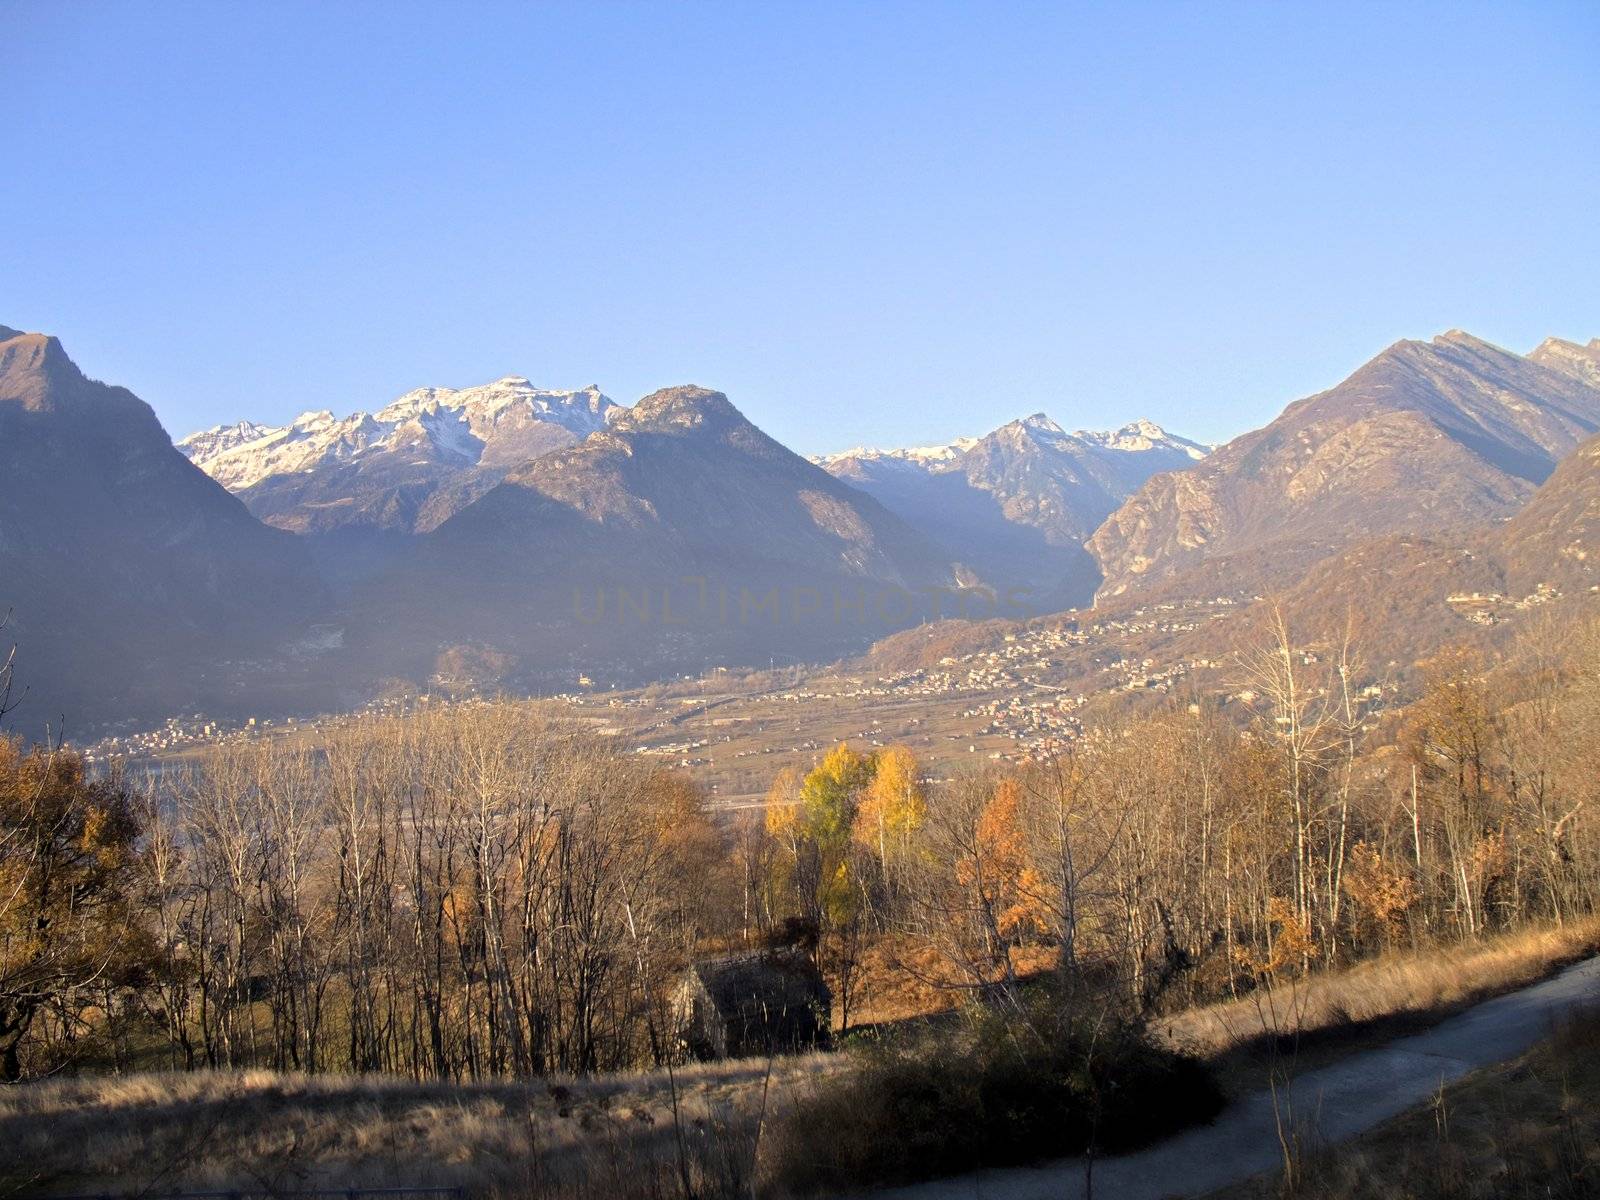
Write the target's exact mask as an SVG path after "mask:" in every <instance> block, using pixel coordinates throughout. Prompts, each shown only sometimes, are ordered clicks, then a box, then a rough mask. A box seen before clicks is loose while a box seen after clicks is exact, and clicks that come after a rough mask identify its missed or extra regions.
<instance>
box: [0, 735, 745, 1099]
mask: <svg viewBox="0 0 1600 1200" xmlns="http://www.w3.org/2000/svg"><path fill="white" fill-rule="evenodd" d="M5 753H6V757H5V758H4V759H0V781H3V782H0V787H3V789H4V790H3V792H0V804H3V806H4V813H5V820H6V825H7V829H8V841H7V843H6V845H5V847H4V867H5V874H4V875H3V876H0V879H3V880H4V881H6V882H7V883H9V885H10V887H9V888H8V893H7V895H6V896H0V904H4V905H5V907H4V910H3V915H4V930H5V932H4V934H3V935H0V938H3V940H0V1055H3V1056H4V1062H3V1066H4V1070H5V1072H6V1074H7V1075H8V1076H9V1077H11V1078H15V1077H17V1076H18V1075H19V1074H20V1073H22V1072H23V1071H25V1070H26V1069H28V1068H30V1067H31V1068H32V1069H35V1070H38V1069H45V1068H46V1067H48V1066H49V1065H52V1064H54V1063H55V1062H59V1061H69V1060H70V1059H71V1058H72V1057H73V1055H74V1054H82V1053H93V1054H95V1055H97V1056H99V1057H101V1058H105V1057H110V1058H111V1059H112V1060H113V1061H115V1062H117V1063H119V1064H125V1063H128V1062H132V1061H137V1062H138V1063H139V1064H140V1065H145V1066H153V1065H157V1064H158V1063H159V1064H161V1065H170V1066H173V1067H197V1066H210V1067H240V1066H257V1065H260V1066H271V1067H274V1068H278V1069H297V1070H305V1071H319V1070H332V1069H337V1070H348V1071H380V1072H390V1073H398V1074H404V1075H411V1076H416V1077H430V1078H444V1079H461V1078H482V1077H485V1076H492V1075H510V1074H515V1075H530V1074H544V1073H554V1072H562V1073H583V1072H592V1071H601V1070H607V1069H614V1068H620V1067H626V1066H633V1065H636V1064H639V1063H642V1062H650V1061H653V1060H659V1059H660V1057H661V1056H662V1055H663V1054H665V1053H667V1052H668V1048H669V1047H668V1042H669V1038H670V1033H669V1032H668V1030H667V1029H666V1027H665V1025H664V1024H663V1022H664V1010H663V1001H664V995H665V990H666V989H665V985H666V983H667V982H668V979H667V973H668V972H669V971H670V970H671V969H673V968H675V967H677V966H679V965H681V964H682V963H683V962H684V961H685V959H686V957H687V956H688V954H689V952H690V950H691V949H692V948H693V947H694V946H695V945H696V944H698V943H700V942H701V941H702V940H703V939H704V938H705V937H706V936H707V934H708V931H709V927H710V924H711V920H712V917H713V912H712V910H713V908H714V907H718V906H719V899H721V898H719V897H718V895H717V893H716V891H715V888H714V887H711V886H708V880H714V879H715V878H716V877H717V875H718V871H719V868H720V866H721V864H722V863H723V860H724V856H723V853H722V843H721V840H720V838H719V837H718V835H717V833H716V831H715V830H714V829H713V827H712V826H711V824H710V822H709V820H708V818H707V816H706V814H705V812H704V810H703V806H702V805H701V803H700V798H699V796H698V795H697V794H696V793H695V792H694V791H693V790H692V789H691V788H689V787H688V786H687V785H686V784H684V783H683V782H682V781H680V780H678V779H675V778H673V777H670V776H666V775H663V774H661V773H659V772H655V771H652V770H648V769H646V768H644V767H642V766H641V765H639V764H638V763H637V762H635V761H632V760H630V759H629V758H628V757H626V756H624V755H622V754H619V753H618V752H616V751H615V750H614V749H612V748H610V747H608V746H605V745H603V744H601V743H600V742H598V741H596V740H594V739H592V738H589V737H586V736H583V735H581V734H576V733H573V732H571V731H570V730H563V729H559V728H553V727H551V726H548V725H546V724H544V723H542V722H541V721H539V720H538V719H537V717H536V716H534V715H532V713H531V712H530V709H529V708H528V707H527V706H521V705H491V706H483V707H475V708H469V709H456V710H452V711H449V712H446V713H442V714H433V715H426V716H420V717H415V718H409V719H405V720H390V721H382V722H372V723H365V724H357V725H353V726H351V727H349V728H347V729H345V730H342V731H340V732H337V733H334V734H332V735H330V736H329V738H328V739H327V740H326V741H325V742H322V743H319V744H318V745H317V746H315V747H313V746H310V745H306V744H300V743H293V744H291V743H283V742H256V743H246V744H242V745H230V746H227V747H224V748H221V749H218V750H216V751H214V752H213V753H211V754H210V755H209V756H208V757H207V758H206V759H205V760H204V761H203V762H202V763H200V764H198V765H196V766H195V767H193V768H191V769H189V770H186V771H183V772H180V773H177V774H175V775H174V776H172V777H169V778H168V779H166V780H164V781H163V783H162V786H160V787H159V788H158V789H154V790H151V791H149V792H148V793H142V794H135V793H134V792H133V791H132V790H130V789H129V788H128V787H126V786H125V785H124V784H123V783H122V782H121V781H118V780H112V781H105V782H100V783H90V782H88V781H86V780H85V779H84V778H83V774H82V768H81V766H80V764H79V763H78V762H77V760H76V759H75V758H73V757H72V756H71V755H68V754H64V753H60V752H57V753H54V754H52V753H49V752H48V751H44V750H36V751H34V752H33V753H31V754H28V755H22V754H21V753H20V752H19V751H18V750H17V748H16V747H15V746H9V747H7V749H6V752H5ZM40 780H48V781H49V782H48V784H47V786H44V787H41V786H40V783H39V781H40ZM89 898H94V904H95V906H94V907H93V908H86V907H85V900H86V899H89ZM30 933H31V936H30ZM82 1042H87V1044H79V1043H82ZM152 1049H155V1051H156V1055H155V1056H152V1054H151V1051H152ZM30 1050H31V1052H32V1058H31V1059H30V1058H29V1057H28V1054H29V1051H30Z"/></svg>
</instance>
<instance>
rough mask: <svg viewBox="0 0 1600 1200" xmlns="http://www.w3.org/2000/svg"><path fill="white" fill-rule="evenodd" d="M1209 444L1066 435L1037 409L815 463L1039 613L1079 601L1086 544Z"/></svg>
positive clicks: (1138, 428)
mask: <svg viewBox="0 0 1600 1200" xmlns="http://www.w3.org/2000/svg"><path fill="white" fill-rule="evenodd" d="M1207 449H1208V448H1207V447H1205V446H1202V445H1201V444H1199V443H1198V442H1192V441H1189V440H1188V439H1187V438H1182V437H1177V436H1175V435H1173V434H1169V433H1168V432H1167V431H1166V430H1164V429H1162V428H1161V427H1160V426H1159V425H1156V424H1155V423H1154V422H1151V421H1142V420H1141V421H1135V422H1134V423H1132V424H1130V425H1126V426H1124V427H1123V428H1121V429H1118V430H1115V431H1113V432H1110V433H1098V432H1091V431H1088V430H1079V431H1078V432H1076V433H1068V432H1066V431H1065V430H1063V429H1062V428H1061V426H1059V425H1057V424H1056V423H1055V422H1054V421H1052V420H1051V419H1050V418H1049V417H1047V416H1046V415H1045V414H1044V413H1035V414H1034V415H1033V416H1031V417H1025V418H1023V419H1022V420H1018V421H1012V422H1010V423H1009V424H1006V425H1002V426H1001V427H1000V428H998V429H996V430H995V431H994V432H992V433H990V434H988V435H987V436H985V437H981V438H962V439H960V440H958V441H956V442H953V443H951V444H949V445H945V446H933V447H923V448H918V449H909V450H868V449H856V450H847V451H845V452H843V453H841V454H834V455H828V456H826V457H823V458H819V459H818V460H816V461H817V462H818V463H819V464H820V465H822V466H823V467H825V468H826V469H827V470H828V471H830V472H831V473H832V474H834V475H836V476H838V477H839V478H840V479H843V480H845V481H846V482H847V483H850V484H851V485H853V486H855V487H858V488H860V489H861V490H862V491H864V492H866V493H867V494H868V495H870V496H873V497H875V498H876V499H878V500H879V501H881V502H882V503H883V505H884V506H885V507H886V508H888V509H889V510H890V511H891V512H894V513H896V514H897V515H899V516H901V517H903V518H905V520H906V521H907V522H908V523H910V524H911V525H912V526H913V527H915V528H916V529H917V530H918V531H919V532H921V533H922V534H923V535H924V536H925V537H927V538H928V539H929V540H930V541H931V542H933V543H934V544H936V545H939V546H942V547H943V548H944V550H945V552H946V553H947V554H948V555H949V556H950V557H952V558H954V559H957V560H960V561H963V562H964V563H966V564H967V565H968V566H969V568H970V569H971V571H972V573H973V574H974V575H975V576H976V577H977V578H981V579H984V580H986V581H996V582H999V583H1000V584H1001V585H1003V586H1008V587H1014V588H1019V589H1024V590H1026V592H1027V593H1028V596H1029V598H1030V600H1031V601H1032V602H1033V603H1035V604H1038V605H1041V606H1043V607H1046V608H1050V607H1053V608H1063V607H1067V606H1069V605H1075V604H1080V603H1084V602H1086V601H1087V600H1088V599H1089V598H1090V597H1091V596H1092V595H1093V593H1094V589H1095V585H1096V584H1097V583H1098V582H1099V572H1098V570H1097V568H1096V565H1095V563H1094V561H1093V560H1092V559H1091V558H1090V557H1089V555H1088V554H1087V553H1086V552H1085V551H1084V548H1083V543H1084V539H1085V538H1086V537H1088V535H1089V534H1090V533H1092V532H1093V531H1094V529H1095V528H1096V526H1098V525H1099V524H1100V523H1101V522H1102V521H1104V520H1105V518H1106V517H1107V516H1109V515H1110V514H1111V513H1112V512H1113V511H1114V510H1115V509H1116V508H1117V506H1118V505H1119V504H1121V503H1122V502H1123V501H1124V500H1126V499H1127V498H1128V496H1130V495H1131V494H1132V493H1133V492H1134V491H1136V490H1137V489H1138V488H1139V487H1140V486H1141V485H1142V484H1144V483H1145V481H1146V480H1148V479H1149V478H1150V477H1151V476H1153V475H1155V474H1157V473H1159V472H1164V471H1172V470H1181V469H1184V468H1187V467H1189V466H1191V465H1193V464H1194V463H1195V462H1197V461H1199V460H1200V459H1202V458H1204V457H1205V455H1206V453H1207Z"/></svg>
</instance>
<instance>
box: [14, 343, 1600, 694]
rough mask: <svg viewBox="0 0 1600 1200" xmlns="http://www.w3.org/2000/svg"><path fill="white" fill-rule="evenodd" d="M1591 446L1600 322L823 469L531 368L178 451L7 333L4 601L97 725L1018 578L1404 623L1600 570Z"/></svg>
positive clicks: (687, 642)
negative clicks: (1262, 398) (1180, 413)
mask: <svg viewBox="0 0 1600 1200" xmlns="http://www.w3.org/2000/svg"><path fill="white" fill-rule="evenodd" d="M1597 433H1600V339H1597V340H1596V341H1593V342H1590V343H1588V344H1587V345H1584V344H1580V343H1575V342H1566V341H1561V340H1559V339H1549V340H1547V341H1545V342H1544V343H1542V344H1541V345H1540V346H1539V347H1537V348H1536V349H1535V350H1533V351H1532V352H1531V353H1529V354H1528V355H1526V356H1523V355H1518V354H1515V353H1512V352H1510V351H1507V350H1504V349H1501V348H1499V347H1496V346H1493V345H1490V344H1489V343H1487V342H1483V341H1481V340H1479V339H1477V338H1474V337H1471V336H1470V335H1468V334H1465V333H1462V332H1460V331H1452V332H1450V333H1447V334H1444V335H1441V336H1439V337H1437V338H1434V339H1433V340H1431V341H1428V342H1421V341H1402V342H1398V343H1396V344H1395V345H1393V346H1391V347H1389V348H1388V349H1386V350H1384V351H1383V352H1381V353H1380V354H1379V355H1378V356H1377V357H1375V358H1374V359H1372V360H1371V361H1370V362H1368V363H1366V364H1365V365H1363V366H1362V367H1361V368H1359V369H1358V370H1357V371H1355V372H1354V373H1353V374H1352V375H1351V376H1350V377H1349V378H1347V379H1346V380H1344V381H1343V382H1341V383H1339V384H1338V385H1336V386H1335V387H1333V388H1331V389H1329V390H1328V391H1325V392H1321V393H1318V394H1317V395H1314V396H1310V397H1307V398H1305V399H1303V400H1298V401H1295V402H1294V403H1292V404H1290V405H1289V406H1288V407H1287V408H1286V409H1285V410H1284V411H1283V413H1282V414H1281V415H1280V416H1279V417H1277V418H1276V419H1275V420H1274V421H1272V422H1270V423H1269V424H1268V425H1266V426H1264V427H1263V428H1261V429H1259V430H1255V431H1253V432H1251V433H1248V434H1245V435H1243V436H1241V437H1238V438H1235V439H1234V440H1233V441H1231V442H1229V443H1228V444H1227V445H1225V446H1222V447H1221V448H1219V449H1217V450H1215V451H1214V452H1212V451H1209V448H1208V447H1205V446H1202V445H1200V444H1199V443H1196V442H1193V441H1189V440H1187V439H1184V438H1182V437H1178V436H1176V435H1173V434H1170V433H1168V432H1166V431H1165V430H1163V429H1161V428H1160V427H1159V426H1157V425H1155V424H1153V423H1151V422H1148V421H1138V422H1134V423H1132V424H1129V425H1126V426H1124V427H1122V428H1120V429H1117V430H1114V431H1111V432H1106V433H1096V432H1090V431H1081V430H1080V431H1077V432H1071V433H1069V432H1067V431H1066V430H1064V429H1062V428H1061V427H1060V426H1059V425H1057V424H1056V423H1055V422H1053V421H1051V420H1050V419H1049V418H1048V417H1046V416H1044V415H1043V414H1035V415H1033V416H1030V417H1026V418H1023V419H1020V420H1017V421H1012V422H1010V423H1008V424H1006V425H1003V426H1001V427H1000V428H998V429H996V430H994V431H992V432H991V433H989V434H986V435H984V436H982V437H968V438H961V439H957V440H956V441H954V442H951V443H949V444H945V445H938V446H920V447H913V448H908V449H898V450H896V449H889V450H869V449H855V450H851V451H846V452H843V453H840V454H833V455H827V456H822V457H820V458H818V459H815V460H807V459H805V458H802V457H800V456H799V455H796V454H794V453H792V452H791V451H789V450H788V449H787V448H785V447H784V446H782V445H780V444H779V443H778V442H776V441H774V440H773V439H772V438H770V437H768V436H767V435H766V434H764V433H763V432H762V431H761V430H760V429H758V428H757V427H756V426H755V425H754V424H752V423H751V422H750V421H749V420H748V419H746V418H745V417H744V415H743V414H741V413H740V412H739V410H738V409H737V408H736V407H735V406H734V405H733V404H732V402H730V400H729V399H728V398H727V397H726V396H724V395H723V394H721V393H719V392H716V391H712V390H709V389H705V388H700V387H691V386H685V387H675V388H667V389H664V390H662V391H658V392H655V393H653V394H651V395H650V396H647V397H645V398H644V399H642V400H640V401H639V402H638V403H637V404H635V405H634V406H632V407H624V406H621V405H617V404H615V403H613V402H612V401H611V400H609V399H607V398H606V397H605V396H604V395H603V394H601V392H600V391H599V390H598V389H596V388H592V387H591V388H586V389H580V390H578V391H550V390H545V389H541V388H537V387H535V386H534V385H533V384H531V383H530V382H529V381H528V380H527V379H524V378H521V377H507V378H503V379H500V380H497V381H495V382H494V383H491V384H487V385H484V386H482V387H475V388H465V389H460V390H451V389H444V388H423V389H418V390H416V391H413V392H409V393H407V394H406V395H404V396H402V397H400V398H399V399H397V400H395V401H393V402H391V403H389V404H387V405H384V406H382V407H378V408H377V409H376V410H375V411H372V412H371V413H368V412H359V411H358V412H354V413H352V414H351V415H349V416H347V417H344V418H337V417H335V416H334V415H333V414H331V413H329V412H312V413H306V414H303V415H302V416H300V417H298V418H296V419H295V420H293V421H291V422H289V423H288V424H286V425H282V426H266V425H260V424H254V423H251V422H247V421H244V422H237V423H234V424H230V425H222V426H218V427H216V428H213V429H209V430H206V431H204V432H202V433H197V434H193V435H191V436H189V437H186V438H184V439H183V440H182V442H180V443H179V444H178V446H177V447H175V446H174V445H173V443H172V442H171V441H170V439H169V438H168V437H167V435H166V433H165V432H164V431H163V430H162V429H161V427H160V425H159V423H158V422H157V421H156V419H155V416H154V414H153V413H152V411H151V410H150V408H149V407H148V406H147V405H145V404H144V403H143V402H142V401H140V400H139V399H138V398H136V397H134V396H133V395H132V394H131V393H129V392H127V391H126V390H125V389H121V388H116V387H113V386H110V385H107V384H102V383H98V382H95V381H93V380H90V379H88V378H87V377H86V376H84V375H83V374H82V372H80V371H79V370H78V368H77V367H76V366H75V365H74V364H73V363H72V362H71V360H70V359H69V358H68V357H67V355H66V353H65V351H64V350H63V349H62V348H61V346H60V343H59V342H57V341H56V340H55V339H54V338H51V337H47V336H44V335H42V334H24V333H20V332H18V331H15V330H11V329H0V467H3V468H4V469H5V471H6V478H7V479H8V481H9V482H10V484H11V486H9V487H8V488H6V489H5V490H4V493H3V494H0V593H3V595H0V608H5V609H9V610H10V611H11V614H12V616H11V621H10V624H9V626H8V627H7V631H6V633H7V635H9V636H11V637H12V638H14V639H15V640H16V641H17V642H18V644H19V662H20V667H21V679H22V681H23V682H24V683H27V684H30V685H31V686H33V688H34V692H33V694H32V700H31V703H32V704H33V705H34V707H35V712H37V713H40V714H41V715H42V713H43V712H44V711H45V710H50V711H51V715H52V717H53V715H54V713H55V712H56V711H69V710H70V711H71V712H73V713H75V714H79V715H80V719H84V720H89V719H107V718H110V717H113V716H118V717H122V716H130V715H134V714H138V713H142V714H159V713H170V712H172V711H175V710H176V708H178V707H182V708H185V709H188V708H190V707H203V708H206V709H207V710H208V711H218V712H222V711H227V710H228V709H229V708H230V707H232V708H238V707H239V705H241V704H249V705H251V706H252V707H255V708H260V707H263V706H264V703H265V702H264V701H263V699H262V697H264V696H265V697H271V698H273V702H276V703H281V705H282V706H283V707H285V708H295V707H301V708H304V707H308V706H315V705H331V704H334V703H345V702H348V701H350V700H352V699H358V698H360V697H361V696H363V695H370V694H371V692H372V689H374V688H376V687H378V686H380V684H381V681H383V680H385V679H388V678H393V677H399V678H402V679H405V680H409V681H411V682H412V683H413V684H421V683H427V682H429V681H432V682H433V683H435V684H439V685H444V684H449V685H451V686H454V685H456V684H462V685H465V686H478V687H485V686H494V687H505V688H511V689H522V690H547V689H550V688H554V687H562V686H570V684H571V683H572V682H573V681H574V680H575V679H577V678H578V677H579V676H580V675H584V674H595V675H598V676H600V677H601V679H602V680H609V681H612V682H622V681H624V680H632V681H642V680H646V679H650V678H664V677H667V676H669V675H672V674H676V673H680V672H685V671H699V670H703V669H704V668H705V667H706V666H708V665H711V664H717V663H724V664H737V663H746V664H754V663H761V664H763V665H765V664H766V663H767V662H769V661H777V660H779V659H783V660H796V659H806V660H815V659H818V658H826V657H837V656H839V655H844V654H849V653H853V652H854V651H856V650H858V649H861V648H863V647H864V646H865V645H867V644H868V643H870V642H871V640H872V639H874V638H876V637H880V636H883V635H885V634H887V633H889V632H891V631H893V630H894V629H897V628H904V627H906V626H908V625H913V624H917V623H920V622H923V621H927V620H930V619H937V618H940V617H948V616H951V615H962V616H988V615H1007V614H1005V613H997V612H996V608H995V605H996V600H995V595H996V593H1000V594H1005V595H1010V596H1020V597H1021V601H1022V606H1023V607H1025V608H1026V609H1028V610H1030V611H1034V612H1041V611H1052V610H1055V609H1059V608H1065V607H1068V606H1074V605H1080V604H1084V603H1087V602H1089V600H1090V599H1091V597H1093V596H1095V594H1096V592H1097V590H1098V602H1099V603H1100V604H1102V605H1112V606H1116V605H1128V604H1135V603H1140V602H1142V601H1143V598H1145V597H1160V596H1173V595H1179V594H1188V595H1192V596H1202V595H1216V594H1221V593H1227V594H1233V595H1239V596H1245V597H1248V596H1254V595H1263V594H1269V593H1270V594H1274V595H1282V596H1284V597H1285V598H1286V601H1288V602H1291V603H1295V604H1298V605H1300V606H1301V607H1302V608H1304V609H1306V610H1307V611H1319V612H1320V611H1323V610H1326V609H1329V608H1330V607H1333V606H1337V605H1339V604H1341V603H1343V604H1347V605H1348V604H1349V603H1350V601H1351V597H1352V596H1353V595H1360V596H1361V597H1362V600H1363V608H1365V609H1366V610H1367V611H1368V613H1369V614H1370V615H1372V616H1373V617H1374V619H1378V618H1382V619H1384V620H1387V621H1388V624H1387V625H1386V626H1385V627H1384V628H1385V630H1386V633H1385V634H1384V636H1385V637H1388V638H1390V639H1391V640H1393V641H1395V642H1396V643H1397V644H1398V643H1399V642H1401V641H1404V640H1405V639H1406V637H1407V636H1409V635H1408V634H1407V632H1406V631H1407V629H1408V628H1409V627H1414V626H1418V625H1419V624H1426V623H1429V622H1432V624H1433V625H1435V626H1439V625H1440V622H1439V621H1438V620H1437V619H1436V618H1437V617H1438V613H1439V612H1441V611H1443V610H1442V609H1441V607H1440V606H1442V605H1445V604H1446V601H1447V600H1448V598H1449V597H1450V596H1451V595H1453V594H1455V593H1458V592H1461V591H1462V589H1467V590H1468V591H1469V592H1471V593H1476V594H1495V595H1498V594H1500V593H1501V592H1505V593H1507V594H1513V593H1514V594H1517V595H1524V594H1529V593H1532V592H1534V591H1536V590H1538V589H1540V588H1541V587H1543V588H1545V589H1563V588H1564V589H1568V590H1581V589H1587V588H1592V587H1595V586H1596V582H1595V581H1594V580H1593V578H1592V576H1593V574H1594V572H1595V569H1596V565H1597V562H1596V553H1597V548H1596V547H1595V544H1594V542H1595V537H1596V535H1597V533H1600V438H1597V437H1596V434H1597ZM1541 594H1543V593H1541ZM985 600H986V604H987V606H985V603H984V601H985ZM1450 611H1455V610H1450ZM1430 614H1431V615H1430ZM1408 623H1409V626H1408ZM1440 627H1441V628H1442V626H1440ZM1429 636H1432V635H1431V634H1430V635H1429ZM1426 640H1427V639H1426V638H1422V639H1421V640H1419V641H1417V645H1418V646H1421V645H1422V642H1423V641H1426Z"/></svg>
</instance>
